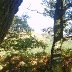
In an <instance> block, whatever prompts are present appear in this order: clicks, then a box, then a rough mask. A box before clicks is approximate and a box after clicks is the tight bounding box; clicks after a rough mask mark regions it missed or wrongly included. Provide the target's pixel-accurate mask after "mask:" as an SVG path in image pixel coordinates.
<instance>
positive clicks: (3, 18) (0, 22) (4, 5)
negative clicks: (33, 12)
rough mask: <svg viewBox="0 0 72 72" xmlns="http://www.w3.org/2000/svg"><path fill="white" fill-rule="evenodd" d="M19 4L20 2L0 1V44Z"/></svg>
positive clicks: (14, 0)
mask: <svg viewBox="0 0 72 72" xmlns="http://www.w3.org/2000/svg"><path fill="white" fill-rule="evenodd" d="M21 2H22V0H0V44H1V43H2V41H3V39H4V37H5V35H6V33H7V32H8V29H9V27H10V25H11V24H12V20H13V17H14V14H15V13H16V12H17V11H18V7H19V6H20V4H21Z"/></svg>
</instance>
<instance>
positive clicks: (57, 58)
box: [50, 0, 63, 72]
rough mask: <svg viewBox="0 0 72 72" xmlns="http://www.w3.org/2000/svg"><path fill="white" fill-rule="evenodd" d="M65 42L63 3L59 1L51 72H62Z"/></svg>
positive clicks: (55, 18)
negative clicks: (62, 52)
mask: <svg viewBox="0 0 72 72" xmlns="http://www.w3.org/2000/svg"><path fill="white" fill-rule="evenodd" d="M62 42H63V1H62V0H57V3H56V10H55V16H54V41H53V45H52V49H51V66H50V68H51V71H50V72H63V71H62V57H61V47H62Z"/></svg>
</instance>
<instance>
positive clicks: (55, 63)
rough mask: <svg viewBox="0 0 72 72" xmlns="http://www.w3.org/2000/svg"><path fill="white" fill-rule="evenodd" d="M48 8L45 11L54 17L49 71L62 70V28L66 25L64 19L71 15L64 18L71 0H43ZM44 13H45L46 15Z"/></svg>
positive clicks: (57, 71)
mask: <svg viewBox="0 0 72 72" xmlns="http://www.w3.org/2000/svg"><path fill="white" fill-rule="evenodd" d="M44 3H47V5H46V6H49V8H50V9H46V8H45V11H46V13H47V14H48V15H49V16H51V17H53V18H54V40H53V45H52V49H51V67H50V68H51V71H50V72H63V69H62V58H61V47H62V43H63V28H64V26H66V24H65V23H66V21H68V20H70V19H71V18H70V17H71V16H70V17H68V18H67V19H65V18H64V15H65V12H66V10H67V9H68V8H70V7H71V6H72V2H71V0H56V1H55V0H50V1H47V0H44ZM46 13H45V15H47V14H46Z"/></svg>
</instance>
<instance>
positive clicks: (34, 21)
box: [16, 0, 54, 33]
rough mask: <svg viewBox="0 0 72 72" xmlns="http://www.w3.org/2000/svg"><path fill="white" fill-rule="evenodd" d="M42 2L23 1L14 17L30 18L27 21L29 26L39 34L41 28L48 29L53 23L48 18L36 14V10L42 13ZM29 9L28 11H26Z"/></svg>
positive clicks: (37, 0) (35, 0)
mask: <svg viewBox="0 0 72 72" xmlns="http://www.w3.org/2000/svg"><path fill="white" fill-rule="evenodd" d="M41 2H42V0H23V2H22V4H21V5H20V7H19V11H18V12H17V14H16V15H18V16H22V15H23V14H28V15H29V16H30V18H29V19H28V24H29V26H30V27H31V28H32V29H34V30H35V32H37V33H41V32H42V31H41V30H42V29H43V28H48V27H50V26H53V24H54V21H53V19H52V18H50V17H49V16H47V17H45V16H43V15H42V14H39V13H37V12H36V11H31V10H37V11H39V12H40V13H42V12H43V10H44V8H43V6H42V5H41ZM28 9H30V10H28Z"/></svg>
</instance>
